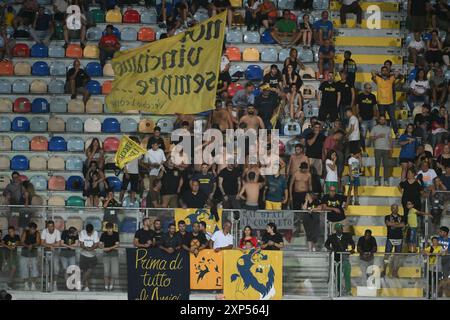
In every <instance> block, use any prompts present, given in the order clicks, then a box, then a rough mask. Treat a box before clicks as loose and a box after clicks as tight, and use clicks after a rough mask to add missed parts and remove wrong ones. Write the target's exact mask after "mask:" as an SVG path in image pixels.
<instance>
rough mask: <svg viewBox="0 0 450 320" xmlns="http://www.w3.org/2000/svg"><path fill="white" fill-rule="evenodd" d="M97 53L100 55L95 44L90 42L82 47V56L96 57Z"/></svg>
mask: <svg viewBox="0 0 450 320" xmlns="http://www.w3.org/2000/svg"><path fill="white" fill-rule="evenodd" d="M99 55H100V51H99V49H98V46H97V45H92V44H90V45H87V46H86V47H85V48H84V51H83V56H84V57H85V58H90V59H98V57H99Z"/></svg>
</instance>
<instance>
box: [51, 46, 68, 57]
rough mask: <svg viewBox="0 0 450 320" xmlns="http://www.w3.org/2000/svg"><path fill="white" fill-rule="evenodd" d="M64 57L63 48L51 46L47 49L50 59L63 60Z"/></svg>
mask: <svg viewBox="0 0 450 320" xmlns="http://www.w3.org/2000/svg"><path fill="white" fill-rule="evenodd" d="M65 55H66V51H65V50H64V47H62V46H57V45H51V46H50V47H49V48H48V56H49V57H51V58H64V57H65Z"/></svg>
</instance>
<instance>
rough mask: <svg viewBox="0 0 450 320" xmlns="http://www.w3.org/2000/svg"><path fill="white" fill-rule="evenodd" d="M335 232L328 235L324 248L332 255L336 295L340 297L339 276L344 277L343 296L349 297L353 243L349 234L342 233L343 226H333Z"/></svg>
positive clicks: (337, 224) (338, 224)
mask: <svg viewBox="0 0 450 320" xmlns="http://www.w3.org/2000/svg"><path fill="white" fill-rule="evenodd" d="M334 230H335V231H336V232H335V233H333V234H332V235H330V236H329V237H328V239H327V241H325V244H324V246H325V248H327V250H328V251H330V252H333V253H334V261H335V269H334V271H335V277H336V279H337V281H336V283H337V292H338V295H339V296H341V295H342V290H341V289H342V288H341V275H343V276H344V283H345V288H344V290H345V291H344V294H345V295H351V294H352V293H351V289H352V283H351V272H352V266H351V264H350V254H353V253H354V252H355V242H354V241H353V239H352V236H351V235H350V234H349V233H344V226H343V225H342V224H341V223H336V225H335V226H334Z"/></svg>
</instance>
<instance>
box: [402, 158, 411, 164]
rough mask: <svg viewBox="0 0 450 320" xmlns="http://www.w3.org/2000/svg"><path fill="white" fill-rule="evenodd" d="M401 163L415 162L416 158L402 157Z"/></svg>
mask: <svg viewBox="0 0 450 320" xmlns="http://www.w3.org/2000/svg"><path fill="white" fill-rule="evenodd" d="M400 163H414V159H407V158H400Z"/></svg>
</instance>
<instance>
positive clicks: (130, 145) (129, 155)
mask: <svg viewBox="0 0 450 320" xmlns="http://www.w3.org/2000/svg"><path fill="white" fill-rule="evenodd" d="M146 152H147V150H145V149H144V148H142V147H141V146H140V145H139V144H137V143H136V142H134V141H133V140H131V139H130V138H129V137H127V136H123V137H122V139H120V144H119V148H118V149H117V151H116V155H115V157H114V161H115V163H116V166H118V167H119V168H120V169H122V168H123V167H124V166H125V165H126V164H127V163H128V162H130V161H133V160H134V159H136V158H139V157H140V156H142V155H143V154H145V153H146Z"/></svg>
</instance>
